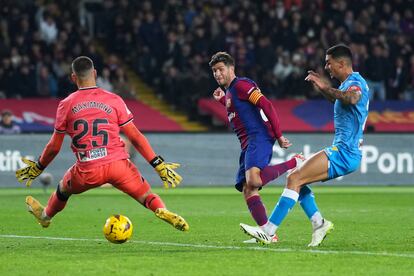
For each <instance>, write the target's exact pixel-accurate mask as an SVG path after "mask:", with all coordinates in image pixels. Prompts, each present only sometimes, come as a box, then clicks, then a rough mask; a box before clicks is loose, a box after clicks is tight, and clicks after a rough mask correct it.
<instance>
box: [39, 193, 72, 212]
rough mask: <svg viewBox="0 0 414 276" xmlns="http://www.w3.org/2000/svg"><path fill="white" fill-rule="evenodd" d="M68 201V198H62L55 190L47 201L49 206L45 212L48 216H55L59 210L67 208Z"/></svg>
mask: <svg viewBox="0 0 414 276" xmlns="http://www.w3.org/2000/svg"><path fill="white" fill-rule="evenodd" d="M66 202H68V201H67V200H65V201H63V200H60V199H59V198H58V196H57V194H56V192H54V193H53V194H52V195H51V196H50V198H49V201H48V202H47V206H46V208H45V210H44V214H45V215H46V216H48V217H49V218H52V217H54V216H55V215H56V214H57V213H58V212H60V211H62V210H63V208H65V206H66Z"/></svg>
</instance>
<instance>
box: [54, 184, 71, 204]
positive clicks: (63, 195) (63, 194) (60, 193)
mask: <svg viewBox="0 0 414 276" xmlns="http://www.w3.org/2000/svg"><path fill="white" fill-rule="evenodd" d="M61 183H62V182H61ZM61 183H60V184H59V185H58V186H57V188H56V196H57V198H58V199H59V200H60V201H67V200H68V199H69V197H70V194H69V193H67V191H65V190H64V188H62V187H61V186H63V185H61Z"/></svg>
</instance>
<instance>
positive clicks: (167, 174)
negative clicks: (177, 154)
mask: <svg viewBox="0 0 414 276" xmlns="http://www.w3.org/2000/svg"><path fill="white" fill-rule="evenodd" d="M150 164H151V166H153V167H154V169H155V171H156V172H157V173H158V175H159V176H160V178H161V180H162V182H163V183H164V187H165V188H166V189H168V188H169V187H170V186H171V188H175V187H176V186H177V185H178V184H180V182H181V180H183V178H182V177H181V176H180V175H179V174H178V173H176V172H175V171H174V169H176V168H178V167H179V166H180V164H178V163H167V162H164V159H163V158H162V157H161V156H157V157H155V158H154V159H152V160H151V162H150Z"/></svg>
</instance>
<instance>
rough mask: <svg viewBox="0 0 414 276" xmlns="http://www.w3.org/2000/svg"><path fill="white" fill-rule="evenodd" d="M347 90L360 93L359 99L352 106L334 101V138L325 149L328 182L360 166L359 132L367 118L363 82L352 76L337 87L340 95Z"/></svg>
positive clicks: (366, 101)
mask: <svg viewBox="0 0 414 276" xmlns="http://www.w3.org/2000/svg"><path fill="white" fill-rule="evenodd" d="M350 89H358V90H360V91H361V98H360V99H359V101H358V103H357V104H355V105H352V104H348V105H347V104H343V103H342V102H341V101H339V100H336V101H335V106H334V124H335V138H334V141H333V143H332V146H331V147H328V148H326V149H325V153H326V155H327V156H328V159H329V161H330V164H329V170H328V174H329V178H330V179H331V178H335V177H338V176H342V175H345V174H348V173H351V172H353V171H354V170H356V169H357V168H358V166H359V164H360V162H361V156H362V155H361V145H362V141H363V131H364V127H365V123H366V121H367V118H368V107H369V88H368V85H367V83H366V81H365V80H364V78H363V77H361V75H360V74H359V73H357V72H354V73H352V74H351V75H349V76H348V78H347V79H346V80H345V81H344V82H342V83H341V85H340V86H339V90H341V91H347V90H350Z"/></svg>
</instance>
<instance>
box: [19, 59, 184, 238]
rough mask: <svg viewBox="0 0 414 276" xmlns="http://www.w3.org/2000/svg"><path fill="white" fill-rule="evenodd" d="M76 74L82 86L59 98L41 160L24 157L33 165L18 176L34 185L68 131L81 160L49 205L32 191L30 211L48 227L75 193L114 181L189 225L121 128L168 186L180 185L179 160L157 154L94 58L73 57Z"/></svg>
mask: <svg viewBox="0 0 414 276" xmlns="http://www.w3.org/2000/svg"><path fill="white" fill-rule="evenodd" d="M71 78H72V80H73V81H74V82H75V83H76V85H77V86H78V91H76V92H74V93H72V94H71V95H69V96H68V97H67V98H65V99H64V100H62V101H61V102H60V103H59V106H58V110H57V114H56V121H55V131H54V133H53V135H52V137H51V139H50V141H49V143H48V144H47V145H46V147H45V148H44V150H43V153H42V155H41V156H40V157H39V159H38V160H37V161H32V160H28V159H25V158H23V162H24V163H26V164H27V165H28V166H27V167H25V168H22V169H19V170H17V171H16V178H17V179H18V180H19V182H24V181H26V186H30V185H31V183H32V181H33V180H34V179H35V178H36V177H38V176H39V175H40V174H41V173H42V171H43V170H44V169H45V168H46V167H47V166H48V165H49V164H50V163H51V162H52V160H53V159H54V158H55V156H56V155H57V154H58V153H59V151H60V148H61V146H62V143H63V139H64V136H65V133H67V134H69V136H70V137H71V138H72V144H71V148H72V150H73V152H74V154H75V156H76V158H77V162H76V164H74V165H73V166H72V167H71V168H70V169H69V170H68V171H67V172H66V173H65V175H64V177H63V179H62V181H60V183H59V185H58V187H57V190H56V191H55V192H54V193H53V194H52V195H51V196H50V198H49V201H48V203H47V206H46V207H43V206H42V205H41V204H40V203H39V202H38V201H37V200H36V199H34V198H33V197H31V196H28V197H26V204H27V206H28V209H29V212H31V213H32V214H33V215H34V216H35V217H36V219H37V220H38V222H39V223H40V224H41V225H42V226H43V227H48V226H49V224H50V222H51V219H52V218H53V217H54V216H55V215H56V214H57V213H58V212H60V211H62V210H63V208H65V206H66V203H67V201H68V199H69V197H70V196H71V195H72V194H79V193H82V192H84V191H87V190H89V189H92V188H96V187H99V186H101V185H102V184H105V183H111V184H112V185H113V186H114V187H115V188H117V189H119V190H121V191H123V192H125V193H127V194H128V195H130V196H131V197H133V198H134V199H135V200H137V201H138V202H139V203H141V204H142V205H143V206H145V207H146V208H148V209H150V210H151V211H153V212H154V213H155V215H156V216H157V217H159V218H160V219H162V220H164V221H166V222H168V223H170V224H171V225H173V226H174V227H175V228H176V229H178V230H182V231H188V229H189V225H188V224H187V222H186V221H185V220H184V219H183V218H182V217H181V216H179V215H177V214H175V213H173V212H171V211H169V210H168V209H167V208H166V207H165V204H164V202H163V201H162V199H161V198H160V197H159V196H158V195H157V194H154V193H153V192H152V191H151V187H150V185H149V184H148V182H147V181H146V180H145V179H144V178H143V177H142V176H141V174H140V172H139V171H138V169H137V168H136V166H135V165H134V164H133V163H132V162H131V161H130V160H129V159H128V158H129V155H128V153H127V152H126V149H125V144H124V142H123V141H122V139H121V138H120V136H119V133H120V131H122V132H123V133H124V134H125V136H126V137H128V139H129V140H130V141H131V143H132V145H133V146H134V147H135V148H136V149H137V151H138V152H139V153H140V154H141V155H142V156H143V157H144V158H145V159H146V160H147V161H148V162H149V163H150V164H151V165H152V166H153V167H154V169H155V171H156V172H157V173H158V174H159V176H160V177H161V180H162V182H163V184H164V187H165V188H169V187H172V188H175V187H176V185H178V184H180V182H181V180H182V178H181V176H180V175H179V174H177V173H176V172H175V171H174V170H175V169H176V168H178V167H179V164H176V163H166V162H164V160H163V158H162V157H161V156H157V155H156V154H155V153H154V151H153V149H152V148H151V145H150V144H149V142H148V140H147V139H146V138H145V136H144V135H143V134H142V133H141V132H140V131H139V130H138V129H137V128H136V127H135V125H134V124H133V123H132V120H133V115H132V113H131V112H130V111H129V110H128V108H127V106H126V105H125V103H124V101H123V100H122V99H121V98H120V97H119V96H117V95H116V94H113V93H111V92H108V91H105V90H103V89H101V88H99V87H97V86H96V70H95V69H94V66H93V62H92V60H91V59H90V58H88V57H85V56H80V57H78V58H76V59H75V60H74V61H73V63H72V74H71Z"/></svg>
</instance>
